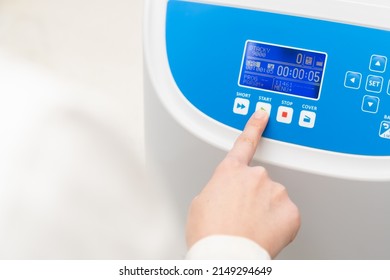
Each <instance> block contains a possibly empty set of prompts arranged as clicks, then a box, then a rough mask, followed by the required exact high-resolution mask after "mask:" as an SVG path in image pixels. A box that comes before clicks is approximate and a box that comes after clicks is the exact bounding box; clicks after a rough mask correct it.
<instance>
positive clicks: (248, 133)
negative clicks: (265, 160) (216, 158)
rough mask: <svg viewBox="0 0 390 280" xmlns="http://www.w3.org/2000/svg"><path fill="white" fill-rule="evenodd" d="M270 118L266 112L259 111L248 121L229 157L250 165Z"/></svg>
mask: <svg viewBox="0 0 390 280" xmlns="http://www.w3.org/2000/svg"><path fill="white" fill-rule="evenodd" d="M268 118H269V116H268V113H267V112H266V111H264V110H257V111H256V112H255V113H254V114H253V115H252V116H251V118H250V119H249V120H248V122H247V124H246V125H245V128H244V130H243V131H242V133H241V135H240V136H238V138H237V140H236V142H235V143H234V145H233V148H232V149H231V150H230V152H229V153H228V155H227V157H233V158H235V159H237V160H238V161H240V162H241V163H243V164H249V163H250V162H251V161H252V158H253V156H254V154H255V152H256V148H257V145H258V144H259V141H260V138H261V135H262V134H263V132H264V129H265V127H266V126H267V123H268Z"/></svg>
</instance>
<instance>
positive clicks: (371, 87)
mask: <svg viewBox="0 0 390 280" xmlns="http://www.w3.org/2000/svg"><path fill="white" fill-rule="evenodd" d="M382 86H383V78H382V77H379V76H374V75H368V77H367V82H366V90H367V91H371V92H376V93H379V92H381V91H382Z"/></svg>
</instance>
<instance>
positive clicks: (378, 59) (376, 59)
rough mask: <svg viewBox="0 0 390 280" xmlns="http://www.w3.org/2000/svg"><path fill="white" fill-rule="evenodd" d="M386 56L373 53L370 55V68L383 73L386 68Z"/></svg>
mask: <svg viewBox="0 0 390 280" xmlns="http://www.w3.org/2000/svg"><path fill="white" fill-rule="evenodd" d="M386 65H387V57H386V56H383V55H377V54H374V55H372V56H371V61H370V70H371V71H374V72H379V73H383V72H385V70H386Z"/></svg>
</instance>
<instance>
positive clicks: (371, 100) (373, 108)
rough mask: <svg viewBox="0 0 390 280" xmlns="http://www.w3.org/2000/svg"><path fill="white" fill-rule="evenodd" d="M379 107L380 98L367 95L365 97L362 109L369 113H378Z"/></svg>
mask: <svg viewBox="0 0 390 280" xmlns="http://www.w3.org/2000/svg"><path fill="white" fill-rule="evenodd" d="M378 107H379V98H378V97H376V96H370V95H366V96H364V98H363V104H362V111H364V112H367V113H373V114H375V113H377V112H378Z"/></svg>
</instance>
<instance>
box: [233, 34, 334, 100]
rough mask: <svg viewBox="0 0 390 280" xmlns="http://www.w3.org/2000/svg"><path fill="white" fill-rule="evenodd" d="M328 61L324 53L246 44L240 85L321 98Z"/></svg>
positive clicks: (254, 43)
mask: <svg viewBox="0 0 390 280" xmlns="http://www.w3.org/2000/svg"><path fill="white" fill-rule="evenodd" d="M326 58H327V54H326V53H323V52H318V51H312V50H305V49H298V48H293V47H287V46H280V45H274V44H268V43H263V42H255V41H247V42H246V45H245V50H244V55H243V59H242V65H241V71H240V76H239V81H238V84H239V85H240V86H243V87H248V88H254V89H261V90H266V91H271V92H277V93H283V94H290V95H295V96H299V97H304V98H310V99H319V97H320V93H321V86H322V80H323V76H324V71H325V66H326Z"/></svg>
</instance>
